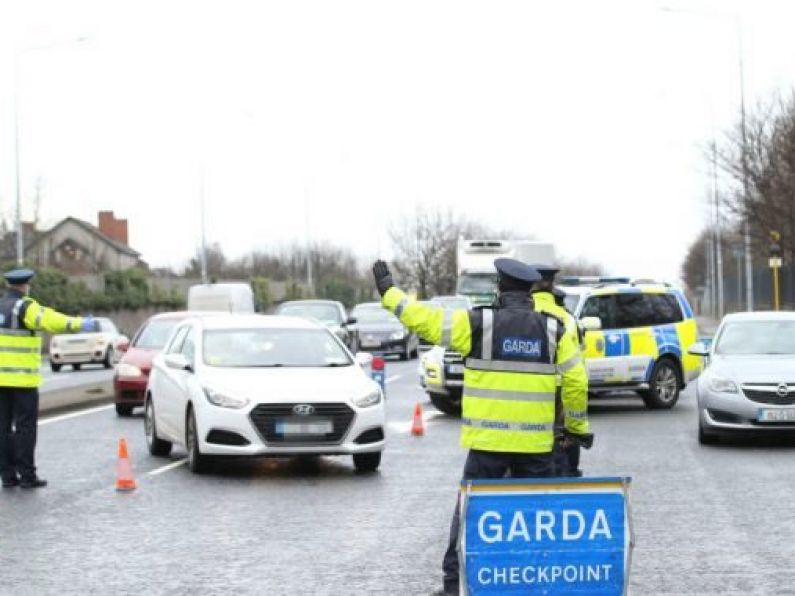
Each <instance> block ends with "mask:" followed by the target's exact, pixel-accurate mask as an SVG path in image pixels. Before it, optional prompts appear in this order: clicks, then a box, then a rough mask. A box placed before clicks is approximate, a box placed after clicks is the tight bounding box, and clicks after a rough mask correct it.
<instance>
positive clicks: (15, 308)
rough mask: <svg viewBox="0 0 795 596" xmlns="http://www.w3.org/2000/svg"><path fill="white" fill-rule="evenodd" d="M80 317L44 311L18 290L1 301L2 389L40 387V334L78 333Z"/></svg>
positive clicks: (0, 357) (0, 358)
mask: <svg viewBox="0 0 795 596" xmlns="http://www.w3.org/2000/svg"><path fill="white" fill-rule="evenodd" d="M82 324H83V320H82V319H81V318H80V317H67V316H66V315H62V314H61V313H59V312H57V311H54V310H52V309H51V308H45V307H43V306H41V305H40V304H39V303H38V302H36V301H35V300H33V298H30V297H28V296H25V295H24V294H22V292H20V291H18V290H15V289H8V290H6V292H5V294H4V295H3V296H2V297H1V298H0V387H28V388H32V387H39V386H40V385H41V336H40V335H39V334H38V333H37V332H38V331H49V332H50V333H64V332H73V331H79V330H80V327H81V326H82Z"/></svg>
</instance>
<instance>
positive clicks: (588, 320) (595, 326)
mask: <svg viewBox="0 0 795 596" xmlns="http://www.w3.org/2000/svg"><path fill="white" fill-rule="evenodd" d="M580 325H582V328H583V329H584V330H585V331H599V330H600V329H601V328H602V319H600V318H599V317H583V318H582V319H580Z"/></svg>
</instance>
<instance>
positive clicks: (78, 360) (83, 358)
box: [50, 348, 105, 364]
mask: <svg viewBox="0 0 795 596" xmlns="http://www.w3.org/2000/svg"><path fill="white" fill-rule="evenodd" d="M50 360H51V361H52V362H54V363H55V364H92V363H96V362H102V361H103V360H105V349H104V348H99V349H96V350H93V351H90V352H62V351H60V350H55V351H50Z"/></svg>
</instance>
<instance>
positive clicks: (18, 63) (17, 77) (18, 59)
mask: <svg viewBox="0 0 795 596" xmlns="http://www.w3.org/2000/svg"><path fill="white" fill-rule="evenodd" d="M86 39H88V38H87V37H76V38H75V39H68V40H65V41H57V42H55V43H49V44H45V45H40V46H33V47H29V48H23V49H21V50H18V51H17V52H15V53H14V75H13V76H14V100H13V101H14V179H15V186H16V190H15V195H16V218H15V219H16V222H15V224H16V225H15V227H16V233H17V265H22V263H23V261H24V260H25V241H24V238H23V231H22V182H21V180H20V166H19V161H20V157H19V137H20V135H19V129H20V126H19V120H20V118H19V87H20V84H21V79H22V56H23V55H24V54H27V53H29V52H35V51H39V50H49V49H52V48H57V47H60V46H64V45H71V44H76V43H82V42H84V41H86Z"/></svg>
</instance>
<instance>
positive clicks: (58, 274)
mask: <svg viewBox="0 0 795 596" xmlns="http://www.w3.org/2000/svg"><path fill="white" fill-rule="evenodd" d="M0 266H3V265H0ZM14 267H15V265H14V264H13V263H12V264H9V263H6V264H5V266H4V268H3V271H7V270H8V269H13V268H14ZM104 278H105V291H104V292H95V291H92V290H91V289H89V288H88V287H87V286H86V285H85V284H84V283H83V282H81V281H72V280H70V279H69V277H68V276H67V275H66V274H64V273H63V272H62V271H59V270H57V269H51V268H46V267H43V268H40V269H36V276H35V277H34V278H33V280H32V282H31V284H30V295H31V296H32V297H33V298H35V299H36V300H38V301H39V302H40V303H41V304H43V305H45V306H49V307H51V308H54V309H55V310H58V311H60V312H63V313H65V314H80V313H89V312H97V311H108V310H119V309H131V310H135V309H139V308H144V307H148V306H156V307H160V308H166V309H178V308H182V307H184V306H185V299H184V298H183V297H182V296H181V295H180V294H179V293H178V292H176V291H175V290H172V291H171V292H163V291H161V290H158V289H155V290H153V291H151V292H150V291H149V284H148V283H147V275H146V272H144V271H142V270H140V269H128V270H127V271H111V272H108V273H106V274H105V275H104Z"/></svg>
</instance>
